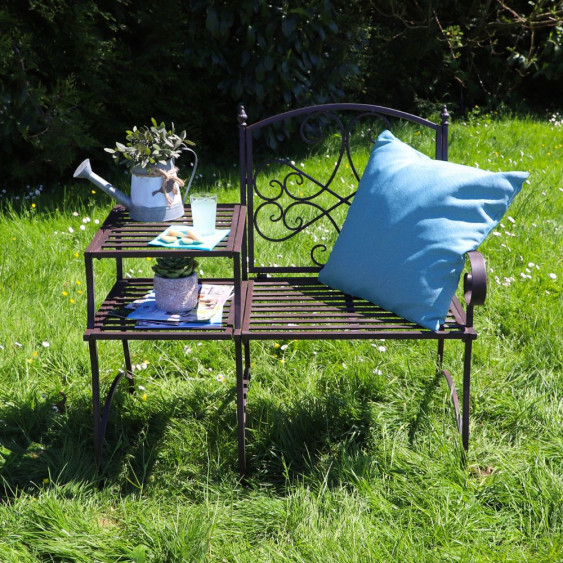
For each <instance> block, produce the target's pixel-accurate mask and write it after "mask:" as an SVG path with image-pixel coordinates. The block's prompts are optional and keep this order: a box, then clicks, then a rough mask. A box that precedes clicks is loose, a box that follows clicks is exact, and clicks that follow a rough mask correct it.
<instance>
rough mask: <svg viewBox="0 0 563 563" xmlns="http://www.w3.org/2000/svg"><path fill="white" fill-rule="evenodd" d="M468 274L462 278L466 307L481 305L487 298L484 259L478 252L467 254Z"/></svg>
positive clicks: (473, 251)
mask: <svg viewBox="0 0 563 563" xmlns="http://www.w3.org/2000/svg"><path fill="white" fill-rule="evenodd" d="M467 257H468V258H469V266H470V272H467V273H466V274H465V275H464V277H463V293H464V296H465V302H466V303H467V305H468V306H472V307H473V306H475V305H483V304H484V303H485V299H486V297H487V270H486V269H485V259H484V258H483V255H482V254H481V253H480V252H479V251H478V250H472V251H471V252H468V253H467Z"/></svg>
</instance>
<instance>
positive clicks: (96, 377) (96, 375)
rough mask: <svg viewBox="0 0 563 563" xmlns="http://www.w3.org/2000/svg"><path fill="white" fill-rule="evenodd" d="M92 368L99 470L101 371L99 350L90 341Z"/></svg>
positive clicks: (100, 450)
mask: <svg viewBox="0 0 563 563" xmlns="http://www.w3.org/2000/svg"><path fill="white" fill-rule="evenodd" d="M89 347H90V366H91V369H92V407H93V413H94V458H95V460H96V465H97V466H98V469H100V468H101V466H102V442H103V438H102V437H101V435H100V432H101V424H100V369H99V365H98V349H97V346H96V341H95V340H90V342H89Z"/></svg>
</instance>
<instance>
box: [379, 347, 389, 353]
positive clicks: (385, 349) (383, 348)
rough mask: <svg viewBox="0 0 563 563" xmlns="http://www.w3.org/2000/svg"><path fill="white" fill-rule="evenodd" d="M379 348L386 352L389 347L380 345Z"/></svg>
mask: <svg viewBox="0 0 563 563" xmlns="http://www.w3.org/2000/svg"><path fill="white" fill-rule="evenodd" d="M377 349H378V350H379V351H380V352H386V351H387V347H386V346H378V347H377Z"/></svg>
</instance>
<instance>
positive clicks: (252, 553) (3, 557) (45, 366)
mask: <svg viewBox="0 0 563 563" xmlns="http://www.w3.org/2000/svg"><path fill="white" fill-rule="evenodd" d="M409 134H410V135H414V134H415V132H414V131H411V132H410V133H409ZM405 140H408V139H405ZM450 160H452V161H455V162H460V163H463V164H469V165H478V166H480V167H482V168H487V169H490V170H494V171H496V170H530V171H531V175H530V178H529V180H528V181H527V183H526V184H525V186H524V188H523V191H522V193H521V194H520V195H519V196H518V197H517V198H516V200H515V202H514V204H513V206H512V207H511V208H510V210H509V212H508V214H507V216H506V217H505V218H504V221H503V224H502V226H500V227H499V228H498V229H497V230H496V231H495V232H494V233H493V234H492V235H491V236H490V237H489V238H488V239H487V241H486V242H485V243H484V244H483V245H482V247H481V250H482V252H483V254H484V255H485V258H486V259H487V270H488V274H489V287H488V289H489V294H488V299H487V303H486V306H485V307H484V308H480V309H478V310H477V311H476V320H475V324H476V327H477V330H478V332H479V334H480V336H479V339H478V340H477V341H476V344H475V363H474V370H473V374H474V378H473V395H472V427H471V444H470V451H469V455H468V459H467V463H466V465H462V464H461V462H460V448H461V445H460V438H459V436H458V435H457V432H456V430H455V423H454V420H453V409H452V408H451V406H450V401H449V396H448V391H447V386H446V385H445V381H442V380H437V381H436V380H435V379H434V375H433V360H434V355H435V349H434V348H435V347H434V345H428V344H427V343H423V342H419V343H415V344H412V343H410V345H409V344H408V343H404V342H403V343H401V342H376V343H371V342H346V341H343V342H303V341H301V342H275V343H272V342H265V343H256V344H255V345H254V347H253V350H254V353H253V358H254V362H255V365H254V366H253V373H254V378H253V382H252V385H251V389H250V392H249V405H248V424H249V432H248V456H249V466H250V476H249V479H248V483H247V484H245V485H243V484H241V483H240V480H239V475H238V473H237V463H236V418H235V402H234V400H235V392H234V385H235V370H234V350H233V346H232V345H231V344H230V343H220V342H203V343H202V342H182V343H177V342H176V343H175V342H160V343H154V342H153V343H147V342H134V343H132V344H131V351H132V355H133V363H134V364H135V375H136V381H135V383H136V386H137V392H136V393H135V394H134V395H129V394H128V393H127V392H126V385H122V387H121V388H120V389H119V391H118V393H117V395H116V398H115V401H114V404H113V408H112V413H111V416H110V422H109V425H108V434H107V444H106V450H105V456H106V460H107V467H106V470H105V472H104V474H103V475H98V474H97V472H96V467H95V464H94V458H93V453H92V424H91V387H90V364H89V356H88V349H87V346H86V344H85V343H84V342H83V341H82V335H83V331H84V328H85V326H86V296H85V275H84V260H83V252H84V249H85V248H86V247H87V245H88V243H89V242H90V240H91V238H92V236H93V234H94V233H95V232H96V230H97V228H98V225H99V223H101V222H102V221H103V220H104V219H105V217H106V215H107V213H108V212H109V210H110V209H111V207H112V205H113V202H112V201H111V200H110V199H109V197H108V196H107V195H105V194H103V193H101V192H100V191H99V190H98V191H97V193H92V192H93V190H92V188H93V186H92V185H91V184H89V183H86V182H85V181H84V180H80V181H76V182H71V181H69V184H68V186H66V187H58V188H49V189H44V190H43V189H40V188H39V187H38V186H33V187H30V188H29V190H28V192H27V193H23V194H21V195H20V198H19V199H17V200H16V199H14V198H13V197H12V196H7V195H3V196H2V198H0V240H1V241H2V249H1V251H0V319H1V324H0V561H1V562H18V563H20V562H27V561H84V562H91V561H101V562H110V561H112V562H113V561H135V562H143V561H154V562H166V561H236V562H239V561H240V562H245V561H252V562H253V563H254V562H262V561H295V562H298V561H299V562H300V561H303V562H310V561H323V562H326V561H344V562H349V561H357V562H364V561H386V562H388V561H401V560H402V561H416V562H418V561H428V562H434V561H492V562H496V561H534V562H536V561H562V560H563V430H562V428H563V378H562V354H563V345H562V337H561V318H562V312H563V311H562V307H561V280H562V279H563V268H562V263H561V247H562V240H561V226H562V225H561V218H562V217H563V205H562V201H563V193H562V192H563V179H562V178H563V175H562V172H563V125H562V124H561V123H560V122H559V123H554V122H553V121H552V122H548V121H547V120H546V121H533V120H529V119H514V120H509V119H492V118H491V117H490V116H487V115H481V116H478V117H474V118H473V119H472V120H471V121H470V122H467V123H462V122H455V121H454V123H453V124H452V126H451V147H450ZM227 164H228V165H227V166H226V167H225V168H223V169H216V170H215V169H211V168H207V169H204V171H203V172H202V174H201V175H200V176H199V177H198V179H197V187H198V188H202V189H210V190H213V191H217V193H218V194H219V201H223V202H228V201H238V199H239V196H238V180H237V178H238V169H237V167H236V165H235V164H234V157H233V163H231V164H229V163H227ZM314 165H316V166H320V164H314ZM0 188H1V186H0ZM94 191H96V190H94ZM275 258H276V257H275V256H273V257H271V259H272V260H274V259H275ZM150 266H151V261H147V260H132V261H130V262H127V264H126V267H127V269H128V272H129V274H130V275H132V276H150V275H152V274H151V270H150ZM224 266H225V265H224V264H218V265H217V264H215V263H212V262H211V261H205V260H202V261H201V266H200V267H201V269H202V270H203V271H204V274H205V275H210V274H211V275H213V274H217V273H221V272H220V270H221V269H222V268H224ZM95 270H96V274H97V278H96V283H97V291H98V296H99V298H101V297H102V296H103V295H104V294H105V292H106V291H107V290H108V289H109V288H110V287H111V284H112V280H113V276H114V271H113V267H112V265H111V262H110V261H109V260H102V261H99V262H97V263H96V264H95ZM99 347H100V350H101V352H102V354H103V363H102V365H101V369H102V374H101V375H102V379H103V381H102V383H103V384H104V385H105V386H106V388H107V385H109V383H110V382H111V380H112V379H113V377H114V375H115V373H116V371H117V370H118V369H119V368H121V347H120V345H119V343H118V342H116V343H112V342H101V343H100V346H99ZM446 365H447V366H448V367H449V368H450V370H451V372H452V374H453V375H454V378H455V379H456V381H457V383H458V386H459V383H460V381H459V376H460V373H461V354H460V353H459V350H457V349H456V346H455V345H451V346H450V347H449V348H448V346H446ZM61 392H63V393H64V395H65V396H66V398H67V399H66V403H64V404H63V402H62V395H61Z"/></svg>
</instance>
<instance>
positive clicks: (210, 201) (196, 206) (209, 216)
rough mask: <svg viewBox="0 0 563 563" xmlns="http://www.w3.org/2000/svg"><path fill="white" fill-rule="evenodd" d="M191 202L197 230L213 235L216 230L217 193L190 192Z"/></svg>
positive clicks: (200, 232) (193, 219) (202, 233)
mask: <svg viewBox="0 0 563 563" xmlns="http://www.w3.org/2000/svg"><path fill="white" fill-rule="evenodd" d="M190 203H191V205H192V221H193V225H194V229H195V231H197V233H198V234H200V235H212V234H213V233H214V232H215V216H216V214H217V194H206V193H199V194H197V193H195V194H190Z"/></svg>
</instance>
